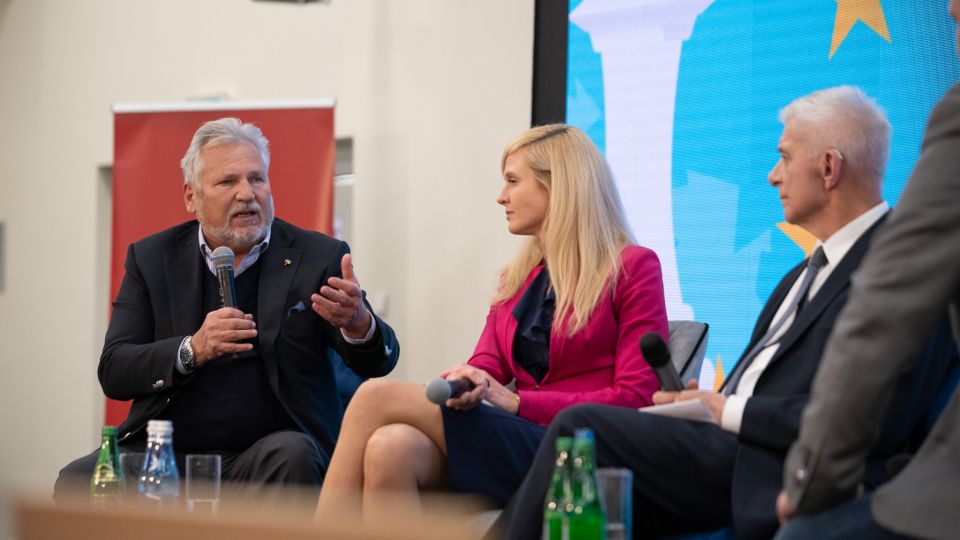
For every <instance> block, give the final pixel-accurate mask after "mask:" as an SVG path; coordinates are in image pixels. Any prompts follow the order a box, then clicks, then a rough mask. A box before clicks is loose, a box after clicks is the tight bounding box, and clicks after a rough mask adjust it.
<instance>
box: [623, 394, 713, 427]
mask: <svg viewBox="0 0 960 540" xmlns="http://www.w3.org/2000/svg"><path fill="white" fill-rule="evenodd" d="M637 410H639V411H640V412H645V413H650V414H659V415H663V416H672V417H673V418H683V419H685V420H694V421H696V422H707V423H710V424H716V423H717V419H716V418H715V417H714V416H713V413H711V412H710V409H708V408H707V406H706V405H705V404H704V403H703V401H702V400H699V399H688V400H686V401H674V402H673V403H667V404H664V405H653V406H652V407H643V408H641V409H637Z"/></svg>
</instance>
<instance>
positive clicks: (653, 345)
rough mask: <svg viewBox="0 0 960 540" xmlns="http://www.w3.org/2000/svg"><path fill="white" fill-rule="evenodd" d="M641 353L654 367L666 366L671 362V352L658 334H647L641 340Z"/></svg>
mask: <svg viewBox="0 0 960 540" xmlns="http://www.w3.org/2000/svg"><path fill="white" fill-rule="evenodd" d="M640 352H642V353H643V357H644V358H646V359H647V363H649V364H650V365H651V366H653V367H655V368H656V367H660V366H665V365H666V364H667V362H669V361H670V351H669V350H668V349H667V344H666V343H664V342H663V338H662V337H660V334H658V333H656V332H647V333H646V334H644V335H643V337H642V338H640Z"/></svg>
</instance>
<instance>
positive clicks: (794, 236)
mask: <svg viewBox="0 0 960 540" xmlns="http://www.w3.org/2000/svg"><path fill="white" fill-rule="evenodd" d="M777 228H778V229H780V231H781V232H783V234H785V235H787V238H789V239H791V240H793V243H794V244H796V245H797V246H799V247H800V249H802V250H803V253H804V255H806V256H807V257H809V256H810V254H811V253H813V246H815V245H816V244H817V237H816V236H814V235H812V234H810V233H808V232H807V231H806V229H804V228H803V227H798V226H796V225H791V224H789V223H787V222H786V221H781V222H780V223H777Z"/></svg>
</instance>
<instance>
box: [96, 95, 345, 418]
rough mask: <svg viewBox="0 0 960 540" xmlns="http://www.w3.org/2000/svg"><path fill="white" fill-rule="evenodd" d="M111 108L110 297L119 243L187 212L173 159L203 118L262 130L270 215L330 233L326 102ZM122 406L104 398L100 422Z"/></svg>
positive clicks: (119, 268) (115, 285)
mask: <svg viewBox="0 0 960 540" xmlns="http://www.w3.org/2000/svg"><path fill="white" fill-rule="evenodd" d="M180 105H182V106H180ZM114 113H115V115H114V147H113V163H114V165H113V242H112V247H111V273H110V299H111V301H112V300H113V298H115V297H116V295H117V291H119V290H120V282H121V280H122V279H123V261H124V258H125V257H126V253H127V247H128V246H129V245H130V244H131V243H133V242H135V241H137V240H139V239H141V238H143V237H145V236H149V235H151V234H153V233H156V232H159V231H161V230H163V229H166V228H168V227H172V226H173V225H176V224H178V223H181V222H183V221H186V220H189V219H192V218H193V216H192V215H190V214H188V213H187V211H186V208H185V207H184V203H183V174H182V173H181V171H180V158H182V157H183V154H184V152H186V150H187V147H188V146H189V145H190V140H191V139H192V138H193V134H194V132H195V131H196V130H197V128H199V127H200V124H202V123H204V122H206V121H208V120H216V119H217V118H223V117H226V116H233V117H236V118H239V119H240V120H241V121H243V122H251V123H253V124H256V125H257V126H258V127H259V128H260V129H261V130H263V134H264V135H265V136H266V137H267V139H268V140H269V141H270V172H269V177H270V186H271V189H272V191H273V199H274V202H275V204H276V210H277V216H278V217H281V218H283V219H284V220H286V221H289V222H291V223H293V224H295V225H297V226H299V227H303V228H305V229H312V230H316V231H321V232H324V233H326V234H331V233H332V229H333V165H334V148H335V141H334V135H333V103H332V102H329V103H302V104H289V105H283V104H279V105H253V104H249V105H247V104H242V105H241V104H229V105H228V104H190V103H185V104H179V105H171V106H149V105H146V106H136V105H129V106H128V105H118V106H115V107H114ZM198 300H199V299H198ZM172 361H173V359H171V362H172ZM129 408H130V405H129V403H128V402H120V401H114V400H110V399H108V400H107V404H106V420H105V422H106V423H107V424H112V425H119V424H120V423H121V422H123V420H124V419H125V418H126V416H127V412H128V411H129Z"/></svg>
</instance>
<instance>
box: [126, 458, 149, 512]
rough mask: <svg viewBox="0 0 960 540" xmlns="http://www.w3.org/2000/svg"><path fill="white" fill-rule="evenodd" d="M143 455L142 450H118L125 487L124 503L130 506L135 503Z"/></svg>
mask: <svg viewBox="0 0 960 540" xmlns="http://www.w3.org/2000/svg"><path fill="white" fill-rule="evenodd" d="M144 455H145V454H144V453H143V452H120V469H121V470H122V471H123V481H124V484H126V488H127V503H126V504H128V505H130V506H133V505H136V504H137V497H138V495H139V492H140V469H141V468H142V467H143V459H144Z"/></svg>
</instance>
